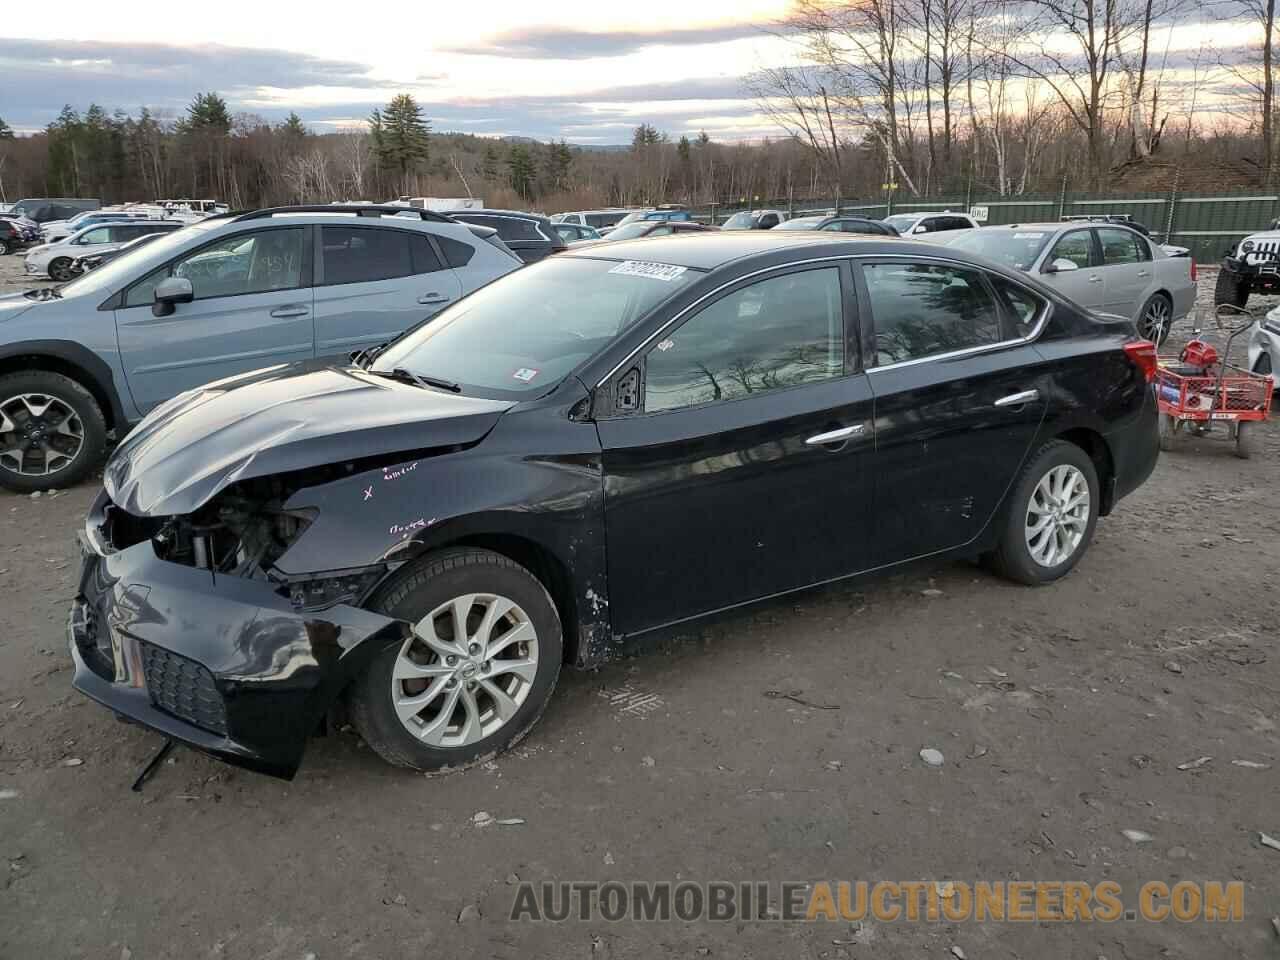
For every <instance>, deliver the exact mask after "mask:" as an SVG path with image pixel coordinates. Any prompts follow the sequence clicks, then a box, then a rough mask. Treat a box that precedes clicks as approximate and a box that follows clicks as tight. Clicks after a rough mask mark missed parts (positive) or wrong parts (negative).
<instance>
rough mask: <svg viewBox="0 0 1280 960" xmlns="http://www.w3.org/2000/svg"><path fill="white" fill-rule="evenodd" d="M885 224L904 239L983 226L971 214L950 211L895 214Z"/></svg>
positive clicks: (886, 218) (885, 219)
mask: <svg viewBox="0 0 1280 960" xmlns="http://www.w3.org/2000/svg"><path fill="white" fill-rule="evenodd" d="M884 222H885V223H887V224H889V226H891V227H893V229H895V230H897V231H898V233H899V234H900V235H901V236H904V237H906V236H915V235H919V234H929V233H945V232H946V231H948V230H975V229H977V228H978V227H980V226H981V224H979V223H978V221H977V220H975V219H973V217H971V216H969V214H967V213H952V212H951V211H950V210H944V211H943V212H941V213H895V214H893V216H890V217H885V218H884Z"/></svg>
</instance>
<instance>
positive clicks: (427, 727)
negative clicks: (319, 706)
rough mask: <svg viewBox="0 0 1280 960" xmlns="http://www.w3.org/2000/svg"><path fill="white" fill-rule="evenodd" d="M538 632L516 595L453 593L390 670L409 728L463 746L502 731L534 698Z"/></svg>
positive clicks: (434, 741)
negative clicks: (527, 702)
mask: <svg viewBox="0 0 1280 960" xmlns="http://www.w3.org/2000/svg"><path fill="white" fill-rule="evenodd" d="M537 674H538V636H537V632H536V631H535V630H534V628H533V623H532V622H531V621H530V620H529V617H528V615H527V614H526V613H525V612H524V611H523V610H521V609H520V607H518V606H517V605H516V604H515V602H514V601H512V600H508V599H507V598H506V597H501V596H497V595H494V594H487V593H473V594H467V595H465V596H461V597H455V598H454V599H452V600H450V601H448V602H447V603H442V604H441V605H440V606H438V607H436V608H435V609H434V610H432V611H431V612H430V613H429V614H427V615H426V616H425V617H423V618H422V619H421V620H419V621H418V623H417V624H415V626H414V628H413V636H412V637H410V638H409V639H408V640H406V641H405V643H404V645H403V646H402V647H401V648H400V655H399V656H398V657H397V658H396V662H395V668H394V669H393V670H392V674H391V700H392V703H393V704H394V705H395V708H396V715H397V716H399V718H400V722H401V723H402V724H404V727H405V729H406V730H408V731H409V732H410V733H411V734H413V735H414V736H415V737H417V738H418V739H419V740H421V741H422V742H423V743H426V744H430V745H431V746H433V747H445V748H456V747H465V746H469V745H470V744H473V743H475V742H476V741H478V740H482V739H484V738H485V737H487V736H489V735H490V734H493V733H496V732H497V731H498V730H499V729H501V728H502V727H503V726H504V725H505V724H506V723H507V721H508V720H510V719H511V718H512V716H514V715H515V713H516V711H517V710H519V709H520V706H521V704H523V703H524V702H525V700H526V699H528V696H529V690H530V689H531V688H532V687H533V681H534V677H536V676H537Z"/></svg>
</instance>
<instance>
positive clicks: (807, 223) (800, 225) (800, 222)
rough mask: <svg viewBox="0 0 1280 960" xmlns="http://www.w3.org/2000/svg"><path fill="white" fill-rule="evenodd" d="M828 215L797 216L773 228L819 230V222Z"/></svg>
mask: <svg viewBox="0 0 1280 960" xmlns="http://www.w3.org/2000/svg"><path fill="white" fill-rule="evenodd" d="M825 219H827V218H826V217H796V218H795V219H794V220H784V221H782V223H780V224H778V225H777V226H776V227H774V228H773V229H775V230H817V229H818V224H820V223H821V222H822V221H823V220H825Z"/></svg>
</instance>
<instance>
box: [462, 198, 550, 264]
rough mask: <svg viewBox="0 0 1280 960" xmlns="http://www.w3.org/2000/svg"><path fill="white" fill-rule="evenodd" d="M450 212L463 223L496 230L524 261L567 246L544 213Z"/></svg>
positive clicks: (533, 261) (541, 256) (527, 261)
mask: <svg viewBox="0 0 1280 960" xmlns="http://www.w3.org/2000/svg"><path fill="white" fill-rule="evenodd" d="M448 215H449V216H451V217H453V218H454V219H455V220H458V221H459V222H461V223H474V224H476V225H477V226H481V227H489V228H491V229H493V230H496V231H497V232H498V236H499V237H501V238H502V242H503V243H505V244H506V245H507V246H508V247H510V248H511V251H512V252H513V253H514V254H515V255H516V256H517V257H519V258H520V259H521V260H522V261H524V262H525V263H535V262H537V261H538V260H541V259H542V258H543V257H546V256H550V255H551V254H553V253H559V252H560V251H561V250H563V249H564V248H565V246H566V244H565V241H564V238H563V237H561V236H560V234H558V233H556V229H555V225H554V224H553V223H552V222H551V221H550V220H548V219H547V218H546V217H544V216H542V215H541V214H537V213H523V212H521V211H519V210H451V211H449V213H448Z"/></svg>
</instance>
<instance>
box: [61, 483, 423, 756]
mask: <svg viewBox="0 0 1280 960" xmlns="http://www.w3.org/2000/svg"><path fill="white" fill-rule="evenodd" d="M317 472H319V473H320V474H323V473H324V472H325V471H323V470H321V471H311V478H310V479H311V480H312V482H314V481H315V479H316V478H317V477H316V474H317ZM299 482H300V481H293V482H291V480H290V478H289V477H288V476H284V477H264V478H254V479H252V480H246V481H242V482H240V483H236V484H233V485H231V486H230V487H228V488H226V489H225V490H223V491H221V492H220V493H218V494H217V495H216V496H214V497H213V498H211V499H210V500H209V501H208V502H207V503H205V504H204V505H202V506H200V507H199V508H198V509H197V510H195V511H194V512H193V513H190V514H186V515H182V516H168V517H147V516H137V515H134V514H131V513H128V512H127V511H125V510H123V509H122V508H120V507H118V506H116V505H115V504H114V503H113V502H112V501H111V499H110V497H109V495H108V494H107V492H106V491H103V492H102V493H101V494H100V495H99V497H98V499H97V501H96V502H95V504H94V506H93V509H92V510H91V512H90V515H89V517H88V519H87V521H86V523H85V533H84V547H85V550H84V554H85V555H84V562H83V567H82V572H81V578H80V588H79V590H78V592H77V596H76V599H75V600H74V602H73V605H72V610H71V617H70V623H69V633H70V639H71V650H72V655H73V657H74V659H75V666H76V673H75V680H74V685H75V687H76V689H78V690H80V691H81V692H82V693H84V694H86V695H87V696H89V697H91V698H93V699H94V700H97V701H99V702H100V703H102V704H103V705H105V706H107V707H109V708H111V709H112V710H114V711H116V712H117V713H118V714H121V715H122V716H124V717H127V718H129V719H131V720H134V721H136V722H138V723H141V724H143V725H145V726H148V727H151V728H153V729H156V730H158V731H160V732H161V733H164V734H166V735H167V736H170V737H174V738H176V739H178V740H181V741H183V742H185V743H187V744H189V745H191V746H194V747H197V748H198V749H201V750H204V751H206V752H209V753H211V754H213V755H215V756H218V757H220V758H222V759H224V760H227V761H229V762H231V763H235V764H238V765H240V766H244V767H248V768H250V769H253V770H257V771H260V772H263V773H269V774H273V775H275V776H281V777H285V778H290V777H292V776H293V775H294V773H295V772H296V770H297V768H298V764H299V762H300V760H301V757H302V752H303V749H304V747H305V744H306V740H307V737H308V736H309V735H310V734H311V733H313V732H314V731H315V729H316V728H317V726H318V725H319V723H320V721H321V719H322V718H323V717H324V715H325V713H326V712H327V710H328V709H329V708H330V706H331V705H332V704H333V703H334V701H335V700H336V698H337V697H338V695H339V693H340V692H341V690H342V689H343V688H344V687H345V686H346V684H347V683H348V681H349V680H350V679H351V678H353V677H355V676H356V675H358V674H359V673H360V672H361V671H362V670H363V669H364V668H365V666H366V665H367V664H368V662H369V660H370V659H371V658H372V657H373V656H375V655H376V654H377V653H378V652H379V651H381V650H382V649H384V648H385V647H386V646H387V645H388V644H392V643H400V642H402V641H403V640H404V638H405V637H406V636H407V635H408V631H409V628H408V625H407V624H405V623H403V622H402V621H398V620H393V619H391V618H388V617H384V616H380V615H378V614H375V613H371V612H369V611H367V610H362V609H359V608H358V607H356V606H355V605H354V604H356V603H358V602H360V601H361V600H362V599H363V598H364V597H366V596H367V594H368V592H369V591H370V590H371V589H372V588H373V586H374V584H375V583H376V582H377V581H378V580H379V579H380V578H381V577H382V576H383V575H384V574H385V572H386V571H385V568H383V567H375V568H369V569H362V570H354V571H332V572H329V573H326V574H324V575H321V576H312V577H288V576H284V575H281V574H280V573H278V572H277V571H275V570H274V566H273V565H274V563H275V561H276V560H277V559H278V558H279V557H280V556H281V555H282V553H283V552H284V551H285V550H287V549H288V548H289V547H290V546H291V545H292V544H294V543H295V542H296V541H297V539H298V538H299V537H300V536H301V534H302V533H303V532H304V531H305V530H306V528H307V526H308V524H309V523H310V522H311V520H312V519H313V518H312V517H311V515H310V514H309V512H308V511H305V510H303V511H297V510H294V511H291V510H288V509H286V508H285V506H284V504H285V502H286V501H287V500H288V498H289V496H290V495H291V494H292V493H293V492H295V490H296V488H297V486H298V483H299Z"/></svg>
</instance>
